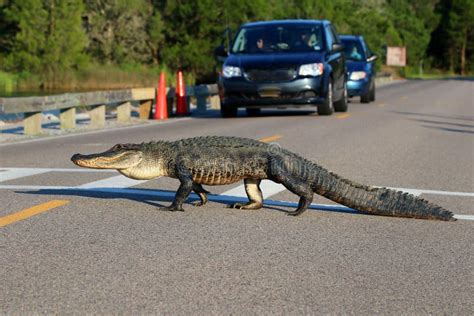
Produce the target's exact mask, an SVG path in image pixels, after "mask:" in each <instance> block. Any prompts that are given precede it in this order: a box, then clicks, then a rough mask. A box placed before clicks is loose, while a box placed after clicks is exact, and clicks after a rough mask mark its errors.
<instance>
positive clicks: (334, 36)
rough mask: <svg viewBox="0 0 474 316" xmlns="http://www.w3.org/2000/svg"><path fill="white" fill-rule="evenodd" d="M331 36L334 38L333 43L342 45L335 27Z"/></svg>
mask: <svg viewBox="0 0 474 316" xmlns="http://www.w3.org/2000/svg"><path fill="white" fill-rule="evenodd" d="M330 29H331V34H332V38H333V43H337V44H340V43H341V40H340V39H339V36H338V35H337V32H336V29H335V28H334V25H331V28H330Z"/></svg>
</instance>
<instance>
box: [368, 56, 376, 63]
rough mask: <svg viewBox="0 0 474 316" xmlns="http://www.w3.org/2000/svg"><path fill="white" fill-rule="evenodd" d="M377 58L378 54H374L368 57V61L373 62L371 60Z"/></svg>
mask: <svg viewBox="0 0 474 316" xmlns="http://www.w3.org/2000/svg"><path fill="white" fill-rule="evenodd" d="M377 58H378V57H377V55H372V56H370V57H369V58H367V62H368V63H371V62H373V61H375V60H376V59H377Z"/></svg>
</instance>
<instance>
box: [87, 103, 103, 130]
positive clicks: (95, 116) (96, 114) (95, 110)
mask: <svg viewBox="0 0 474 316" xmlns="http://www.w3.org/2000/svg"><path fill="white" fill-rule="evenodd" d="M89 115H90V118H91V122H90V125H89V127H91V128H102V127H104V126H105V104H101V105H96V106H93V107H92V110H90V111H89Z"/></svg>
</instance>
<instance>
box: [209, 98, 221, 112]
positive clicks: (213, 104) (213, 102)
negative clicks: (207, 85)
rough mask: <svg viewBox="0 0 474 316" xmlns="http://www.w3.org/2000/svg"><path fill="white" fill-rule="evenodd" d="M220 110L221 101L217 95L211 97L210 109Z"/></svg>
mask: <svg viewBox="0 0 474 316" xmlns="http://www.w3.org/2000/svg"><path fill="white" fill-rule="evenodd" d="M220 108H221V99H220V98H219V96H218V95H213V96H211V109H214V110H218V109H220Z"/></svg>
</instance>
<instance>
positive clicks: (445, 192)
mask: <svg viewBox="0 0 474 316" xmlns="http://www.w3.org/2000/svg"><path fill="white" fill-rule="evenodd" d="M389 189H392V190H398V191H403V192H408V193H411V194H413V195H416V196H418V195H420V194H436V195H452V196H467V197H474V193H470V192H455V191H454V192H453V191H441V190H424V189H407V188H389Z"/></svg>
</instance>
